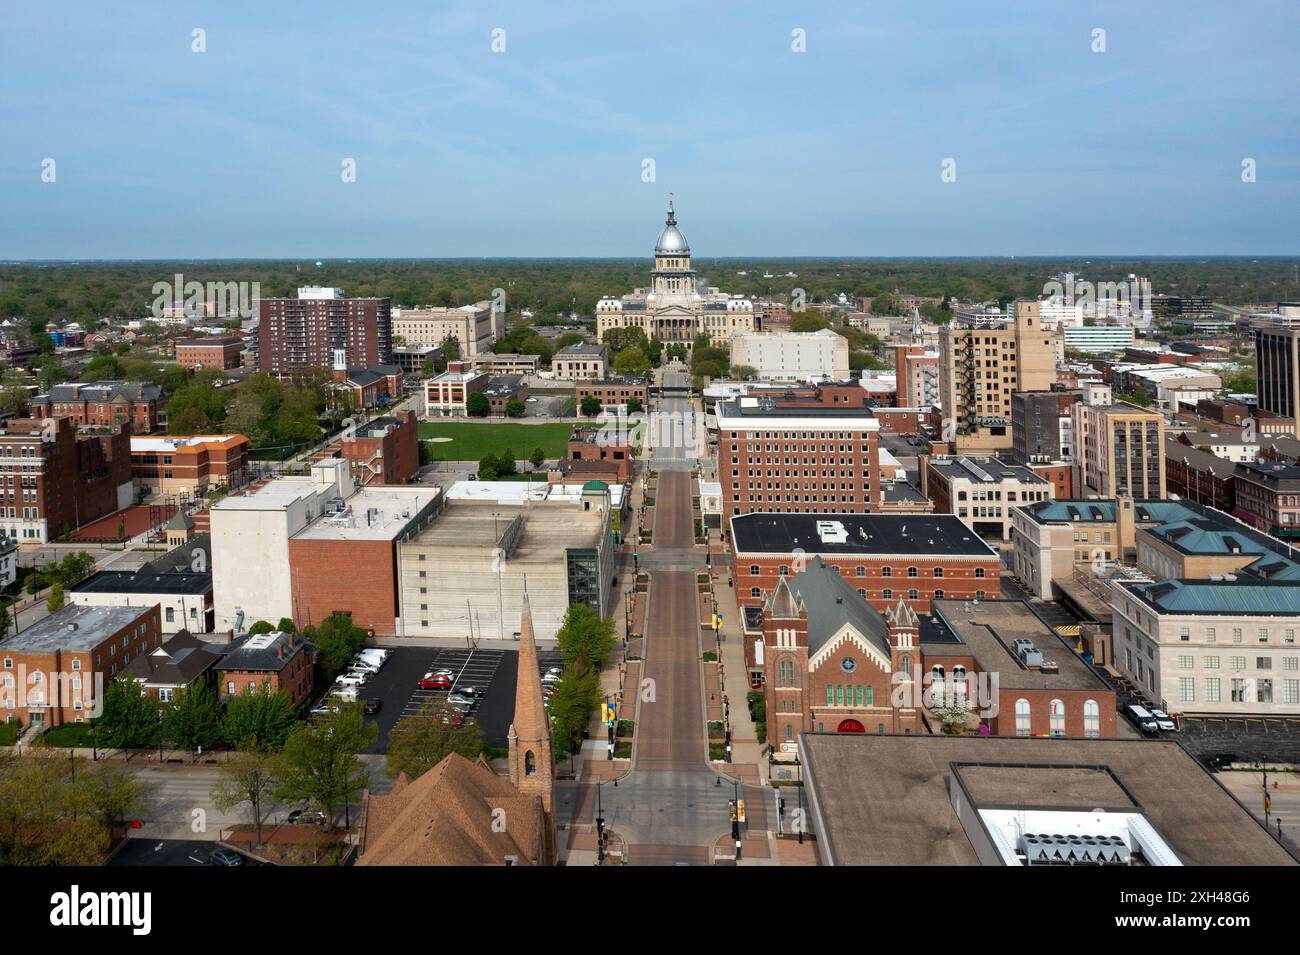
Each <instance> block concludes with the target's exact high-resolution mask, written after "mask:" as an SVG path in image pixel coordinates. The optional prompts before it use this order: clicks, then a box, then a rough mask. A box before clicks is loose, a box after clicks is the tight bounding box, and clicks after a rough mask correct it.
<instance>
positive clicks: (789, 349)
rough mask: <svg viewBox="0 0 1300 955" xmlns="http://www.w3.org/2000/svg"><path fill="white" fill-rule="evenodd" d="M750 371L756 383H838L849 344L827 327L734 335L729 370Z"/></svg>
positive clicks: (846, 366)
mask: <svg viewBox="0 0 1300 955" xmlns="http://www.w3.org/2000/svg"><path fill="white" fill-rule="evenodd" d="M742 366H744V367H749V368H753V369H754V371H755V372H756V373H757V375H758V379H759V380H760V381H809V382H812V381H825V380H830V381H842V380H844V379H845V378H848V377H849V343H848V341H847V340H846V339H845V338H844V336H843V335H837V334H835V333H834V332H833V331H831V330H830V329H829V328H823V329H820V330H819V331H815V332H746V331H741V332H736V334H734V335H733V336H732V337H731V367H733V368H738V367H742Z"/></svg>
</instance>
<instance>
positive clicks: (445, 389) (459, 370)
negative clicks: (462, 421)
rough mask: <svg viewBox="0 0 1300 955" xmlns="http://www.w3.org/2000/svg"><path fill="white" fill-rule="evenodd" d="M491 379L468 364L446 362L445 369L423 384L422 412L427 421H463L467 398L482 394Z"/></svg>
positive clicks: (463, 362)
mask: <svg viewBox="0 0 1300 955" xmlns="http://www.w3.org/2000/svg"><path fill="white" fill-rule="evenodd" d="M491 380H492V379H491V376H489V375H485V374H484V373H483V372H481V371H478V370H477V369H475V368H473V367H472V366H471V365H470V363H469V362H465V361H453V362H448V363H447V370H446V371H444V372H443V373H442V374H441V375H437V376H436V377H433V378H430V379H428V380H427V381H426V382H425V383H424V413H425V416H426V417H429V418H463V417H465V415H466V413H467V412H466V403H467V402H468V401H469V396H470V395H473V394H477V393H478V392H480V391H483V390H484V389H485V388H487V386H488V382H489V381H491Z"/></svg>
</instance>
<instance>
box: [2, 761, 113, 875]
mask: <svg viewBox="0 0 1300 955" xmlns="http://www.w3.org/2000/svg"><path fill="white" fill-rule="evenodd" d="M74 765H75V760H74V761H71V762H70V761H69V760H67V759H65V758H62V754H59V755H57V756H56V755H54V754H53V753H52V752H49V751H48V750H44V749H43V748H42V747H34V748H32V749H29V750H28V752H27V754H26V755H25V756H23V757H21V758H18V757H8V758H5V759H3V761H0V865H6V866H16V865H24V866H36V865H39V866H51V865H63V866H71V865H100V864H101V863H102V862H103V861H104V857H105V855H106V853H107V852H108V845H109V834H108V830H107V828H106V827H104V826H103V825H102V824H101V822H100V820H99V818H98V816H97V815H96V813H95V811H94V805H93V803H92V801H91V798H90V796H91V794H90V792H89V790H88V788H87V787H85V786H81V785H79V784H78V785H74V784H73V780H72V767H73V766H74Z"/></svg>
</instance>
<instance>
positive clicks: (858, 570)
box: [749, 564, 985, 580]
mask: <svg viewBox="0 0 1300 955" xmlns="http://www.w3.org/2000/svg"><path fill="white" fill-rule="evenodd" d="M830 566H831V567H832V568H833V569H834V570H835V572H836V573H840V572H841V571H840V567H839V565H838V564H832V565H830ZM776 572H777V574H778V575H779V576H781V577H787V576H789V574H790V567H789V565H788V564H782V565H780V566H779V567H777V569H776ZM761 573H762V568H761V567H759V565H758V564H750V565H749V575H750V576H751V577H757V576H758V575H759V574H761ZM984 575H985V572H984V568H983V567H976V568H975V577H976V579H977V580H983V579H984ZM853 576H855V577H865V576H867V568H866V567H864V566H863V565H862V564H859V565H858V566H857V567H855V568H853ZM880 576H881V577H893V576H894V568H893V567H881V568H880ZM907 576H908V577H920V576H921V568H919V567H908V568H907ZM930 576H932V577H942V576H943V568H942V567H934V568H931V571H930Z"/></svg>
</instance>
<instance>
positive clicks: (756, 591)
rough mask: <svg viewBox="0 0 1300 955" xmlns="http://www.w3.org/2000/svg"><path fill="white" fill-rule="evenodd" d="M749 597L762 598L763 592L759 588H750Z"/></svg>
mask: <svg viewBox="0 0 1300 955" xmlns="http://www.w3.org/2000/svg"><path fill="white" fill-rule="evenodd" d="M749 595H750V596H751V597H761V596H762V595H763V592H762V591H761V590H759V589H758V588H757V587H750V588H749Z"/></svg>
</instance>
